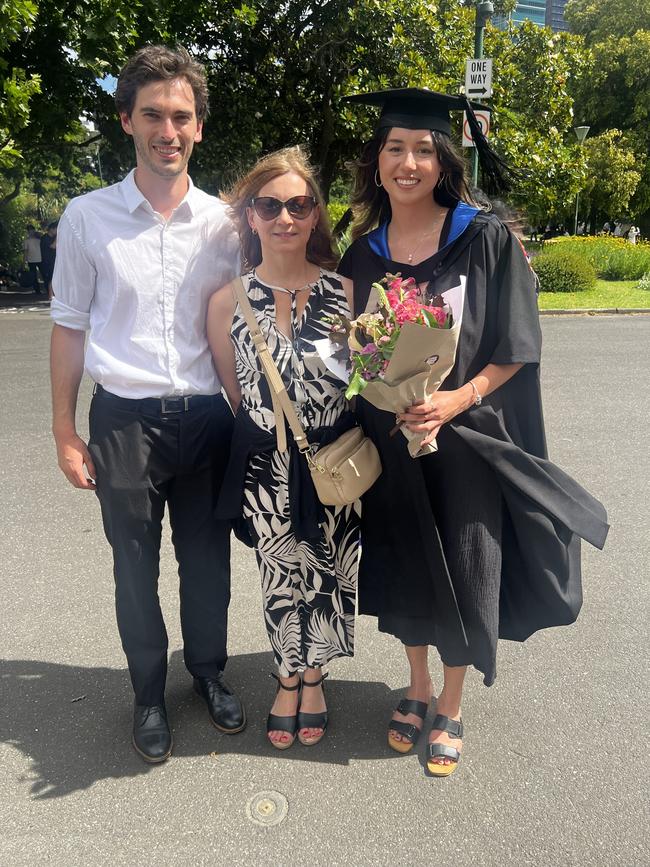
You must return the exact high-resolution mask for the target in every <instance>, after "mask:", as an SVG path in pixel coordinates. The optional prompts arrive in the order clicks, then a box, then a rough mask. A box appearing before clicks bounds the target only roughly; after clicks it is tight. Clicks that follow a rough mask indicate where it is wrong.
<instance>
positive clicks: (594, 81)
mask: <svg viewBox="0 0 650 867" xmlns="http://www.w3.org/2000/svg"><path fill="white" fill-rule="evenodd" d="M565 16H566V19H567V21H569V23H570V26H571V28H572V29H573V30H574V31H575V32H576V33H580V34H581V35H582V36H583V37H584V39H585V42H586V44H587V46H588V48H589V51H590V54H591V57H592V68H593V72H592V75H591V76H590V77H589V78H588V79H582V80H581V81H577V82H576V83H575V86H574V88H573V95H574V98H575V100H576V104H577V105H578V106H579V115H578V118H579V120H580V122H582V123H586V124H588V125H589V126H590V127H591V135H593V134H596V135H600V134H601V133H604V132H606V131H607V130H610V129H615V130H620V131H621V132H623V133H624V134H625V138H626V140H627V146H628V147H632V148H633V149H634V152H635V154H636V162H637V166H638V169H639V171H640V172H641V179H640V181H639V183H638V185H637V188H636V192H635V194H634V196H633V197H632V199H631V200H630V204H629V210H630V212H631V214H632V215H633V216H641V215H643V214H644V213H647V212H648V211H649V210H650V71H649V69H648V56H649V55H650V0H598V2H596V0H572V2H571V3H568V4H567V7H566V12H565Z"/></svg>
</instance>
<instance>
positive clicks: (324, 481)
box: [233, 277, 381, 506]
mask: <svg viewBox="0 0 650 867" xmlns="http://www.w3.org/2000/svg"><path fill="white" fill-rule="evenodd" d="M233 285H234V288H235V298H236V299H237V301H238V302H239V306H240V307H241V310H242V313H243V314H244V318H245V319H246V323H247V325H248V329H249V331H250V333H251V337H252V339H253V343H254V345H255V348H256V349H257V351H258V353H259V356H260V360H261V362H262V368H263V370H264V374H265V376H266V379H267V382H268V384H269V388H270V390H271V399H272V401H273V413H274V415H275V430H276V437H277V441H278V451H281V452H283V451H286V448H287V434H286V428H285V422H284V419H285V416H286V419H287V422H288V423H289V427H290V428H291V432H292V433H293V438H294V440H295V441H296V445H297V446H298V449H299V450H300V451H301V452H302V454H303V455H304V456H305V458H306V460H307V464H308V466H309V471H310V473H311V477H312V480H313V482H314V487H315V488H316V494H317V495H318V499H319V500H320V501H321V503H323V504H324V505H326V506H344V505H346V504H348V503H353V502H354V501H355V500H358V499H359V497H360V496H361V495H362V494H365V492H366V491H367V490H368V489H369V488H370V487H371V486H372V485H373V484H374V483H375V482H376V481H377V479H378V478H379V475H380V474H381V462H380V460H379V453H378V451H377V449H376V447H375V444H374V443H373V441H372V440H371V439H369V438H368V437H367V436H365V435H364V433H363V431H362V430H361V428H360V427H359V426H358V425H357V426H355V427H353V428H351V429H350V430H348V431H346V432H345V433H344V434H342V435H341V436H340V437H338V439H336V440H335V441H334V442H333V443H329V444H328V445H326V446H323V447H322V448H320V449H318V450H317V451H315V446H313V445H312V444H310V443H309V442H308V440H307V434H306V433H305V430H304V428H303V426H302V425H301V424H300V419H299V418H298V415H297V413H296V411H295V409H294V406H293V404H292V402H291V400H290V398H289V395H288V394H287V389H286V387H285V385H284V382H283V380H282V377H281V376H280V373H279V371H278V368H277V367H276V365H275V362H274V361H273V358H272V357H271V353H270V351H269V348H268V346H267V345H266V341H265V340H264V337H263V336H262V332H261V331H260V328H259V325H258V322H257V319H256V318H255V313H254V312H253V308H252V307H251V304H250V301H249V300H248V295H247V294H246V290H245V288H244V284H243V282H242V279H241V277H237V278H236V279H235V280H234V281H233Z"/></svg>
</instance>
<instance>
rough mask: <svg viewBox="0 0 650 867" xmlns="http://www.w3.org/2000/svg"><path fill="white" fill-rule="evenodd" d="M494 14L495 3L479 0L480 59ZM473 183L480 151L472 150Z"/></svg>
mask: <svg viewBox="0 0 650 867" xmlns="http://www.w3.org/2000/svg"><path fill="white" fill-rule="evenodd" d="M493 14H494V5H493V4H492V2H491V0H479V2H478V3H477V4H476V20H475V23H474V57H475V58H476V59H477V60H480V59H481V57H483V34H484V32H485V25H486V24H487V23H488V21H489V20H490V18H491V17H492V15H493ZM472 183H473V184H474V186H475V187H477V186H478V151H477V149H476V148H474V149H473V151H472Z"/></svg>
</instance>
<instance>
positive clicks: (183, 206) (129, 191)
mask: <svg viewBox="0 0 650 867" xmlns="http://www.w3.org/2000/svg"><path fill="white" fill-rule="evenodd" d="M187 180H188V187H187V192H186V193H185V196H184V197H183V200H182V201H181V203H180V204H179V205H177V206H176V207H175V208H174V215H177V216H178V217H181V216H183V215H184V214H185V213H187V214H188V215H189V217H190V218H191V217H193V216H194V211H195V207H196V195H197V189H196V187H195V186H194V184H193V183H192V178H190V177H189V175H188V177H187ZM120 188H121V190H122V195H123V196H124V201H125V202H126V207H127V208H128V211H129V213H130V214H132V213H133V212H134V211H135V210H137V209H138V208H139V207H140V206H141V205H143V204H145V203H146V205H147V207H148V208H149V210H152V208H151V205H150V204H149V201H148V199H147V197H146V196H145V195H144V193H143V192H142V191H141V190H140V188H139V187H138V185H137V184H136V182H135V169H131V171H130V172H129V173H128V175H127V176H126V177H125V178H124V180H123V181H121V183H120Z"/></svg>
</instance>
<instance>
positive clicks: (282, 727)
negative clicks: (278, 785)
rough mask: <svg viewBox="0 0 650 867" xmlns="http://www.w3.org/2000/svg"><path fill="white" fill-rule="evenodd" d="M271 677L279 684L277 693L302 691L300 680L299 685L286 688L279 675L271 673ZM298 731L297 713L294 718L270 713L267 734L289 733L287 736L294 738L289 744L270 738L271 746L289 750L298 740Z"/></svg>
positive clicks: (267, 721) (267, 720)
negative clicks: (281, 691)
mask: <svg viewBox="0 0 650 867" xmlns="http://www.w3.org/2000/svg"><path fill="white" fill-rule="evenodd" d="M271 677H273V678H275V680H277V682H278V688H277V690H276V693H277V692H279V691H280V690H281V689H284V690H286V691H287V692H295V691H296V690H297V689H300V687H301V683H300V679H298V683H296V684H294V685H293V686H285V685H284V684H283V683H282V681H281V680H280V678H279V677H278V675H277V674H273V673H271ZM297 730H298V713H297V712H296V713H295V714H293V716H278V715H277V714H274V713H270V714H269V715H268V717H267V719H266V734H267V735H268V733H269V732H287V734H290V735H292V738H291V740H290V741H288V742H287V743H284V741H272V740H271V739H270V738H268V742H269V743H270V744H271V746H274V747H275V748H276V750H288V749H289V747H290V746H291V744H292V743H293V742H294V741H295V739H296V731H297Z"/></svg>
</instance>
